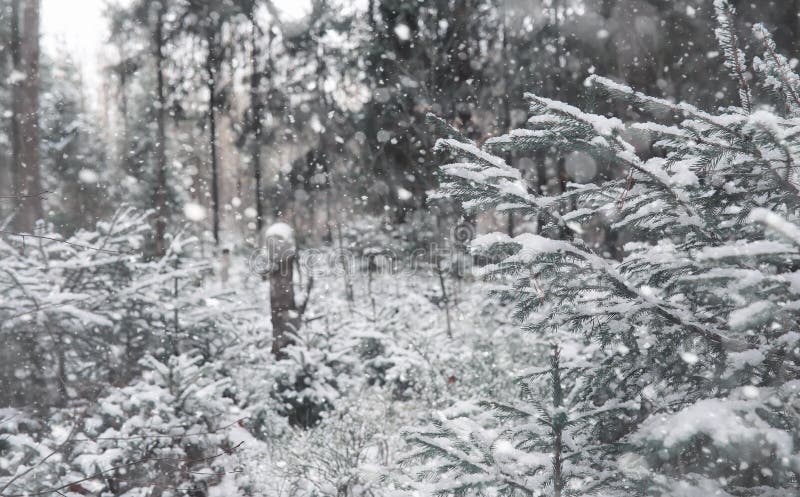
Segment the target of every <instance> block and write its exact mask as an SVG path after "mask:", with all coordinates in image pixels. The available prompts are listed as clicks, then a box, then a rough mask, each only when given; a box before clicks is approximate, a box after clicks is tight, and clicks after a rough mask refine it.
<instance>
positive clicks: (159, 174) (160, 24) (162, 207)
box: [153, 5, 167, 256]
mask: <svg viewBox="0 0 800 497" xmlns="http://www.w3.org/2000/svg"><path fill="white" fill-rule="evenodd" d="M163 30H164V7H163V5H162V6H160V7H159V9H158V14H157V16H156V25H155V29H154V31H153V49H154V52H155V53H154V55H155V60H156V98H157V100H158V103H157V107H158V108H157V109H156V125H157V127H158V131H157V133H158V134H157V136H156V144H155V151H156V190H155V195H154V198H153V203H154V205H155V209H156V234H155V243H154V245H155V246H154V251H155V254H156V255H157V256H161V255H164V253H165V252H166V246H165V243H164V236H165V234H166V230H167V155H166V140H167V136H166V129H165V126H166V123H165V119H166V114H165V113H166V106H167V101H166V96H165V95H164V33H163Z"/></svg>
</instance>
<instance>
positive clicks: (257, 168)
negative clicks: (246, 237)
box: [250, 3, 264, 233]
mask: <svg viewBox="0 0 800 497" xmlns="http://www.w3.org/2000/svg"><path fill="white" fill-rule="evenodd" d="M255 9H256V4H255V3H253V11H252V12H251V13H250V23H251V24H252V29H251V31H250V70H251V71H252V72H251V73H250V112H251V116H250V119H252V127H253V129H252V131H253V136H252V137H251V139H252V140H253V143H252V145H251V146H252V151H251V155H250V162H252V164H253V179H254V180H255V201H256V233H261V230H262V229H263V228H264V199H263V191H262V188H263V187H262V178H261V131H262V127H261V114H262V112H263V109H264V105H263V103H262V102H261V97H260V95H259V89H260V88H259V87H260V86H261V71H260V70H259V68H258V56H259V52H258V24H257V23H256V12H255Z"/></svg>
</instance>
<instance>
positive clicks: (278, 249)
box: [265, 224, 300, 359]
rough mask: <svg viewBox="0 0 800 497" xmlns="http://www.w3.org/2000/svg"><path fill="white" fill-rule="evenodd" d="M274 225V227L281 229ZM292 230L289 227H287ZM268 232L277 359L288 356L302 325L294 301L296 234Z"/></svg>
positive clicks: (272, 316) (271, 306) (273, 334)
mask: <svg viewBox="0 0 800 497" xmlns="http://www.w3.org/2000/svg"><path fill="white" fill-rule="evenodd" d="M279 225H280V224H278V225H274V227H278V226H279ZM284 227H285V228H286V230H287V231H288V230H290V228H289V227H288V226H284ZM272 230H273V228H272V227H271V228H269V229H268V230H267V233H266V240H265V242H266V250H267V255H268V258H269V264H270V271H269V289H270V294H269V302H270V310H271V318H272V354H273V355H274V356H275V358H277V359H281V358H283V357H284V354H283V349H284V348H286V347H287V346H288V345H291V344H292V343H294V340H293V339H292V337H291V336H290V334H291V333H294V332H296V331H297V329H298V327H299V325H300V318H299V313H298V312H297V304H296V303H295V299H294V258H295V250H296V246H295V241H294V235H293V234H292V235H291V236H286V234H285V233H282V232H281V231H280V230H279V231H276V232H273V233H271V231H272Z"/></svg>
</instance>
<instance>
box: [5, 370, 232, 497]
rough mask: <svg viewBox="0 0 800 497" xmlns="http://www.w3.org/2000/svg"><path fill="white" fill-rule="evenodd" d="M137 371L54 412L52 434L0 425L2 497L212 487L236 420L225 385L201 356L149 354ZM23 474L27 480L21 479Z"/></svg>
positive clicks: (228, 449) (184, 492)
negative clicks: (119, 384) (92, 397)
mask: <svg viewBox="0 0 800 497" xmlns="http://www.w3.org/2000/svg"><path fill="white" fill-rule="evenodd" d="M141 362H142V366H143V368H144V371H143V373H142V376H141V378H139V379H137V380H135V381H133V382H132V383H131V384H130V385H128V386H125V387H123V388H119V389H112V390H111V391H110V392H109V393H108V394H107V395H104V396H102V397H100V398H99V399H97V401H96V402H94V403H90V404H87V405H85V406H76V407H74V408H72V409H69V410H59V411H56V412H55V413H54V415H53V416H52V417H50V418H49V419H47V426H48V427H49V429H50V433H46V432H43V431H42V430H41V429H40V428H37V427H22V426H20V423H19V422H17V421H14V419H9V420H8V421H6V422H5V423H3V425H2V426H0V433H4V434H6V437H5V438H6V443H5V444H4V445H5V446H4V447H0V460H2V461H3V467H2V469H0V472H6V471H7V470H8V469H12V470H14V471H15V473H13V472H12V474H14V475H15V476H16V479H15V480H12V479H10V478H9V479H5V478H4V479H2V480H0V482H3V485H4V486H7V487H8V488H6V489H4V495H6V494H9V495H12V494H18V493H23V492H44V493H50V492H53V493H55V492H56V491H62V492H64V491H68V492H74V493H79V494H85V493H89V492H91V493H96V494H97V495H143V494H146V493H147V492H149V491H152V490H154V489H157V490H158V491H159V492H170V493H176V494H177V495H188V494H190V493H192V492H197V491H198V490H200V491H203V492H204V491H205V489H207V488H208V487H209V486H213V485H216V484H217V483H218V482H219V481H220V478H221V477H222V476H223V475H224V474H225V472H226V469H225V466H224V464H223V463H224V462H225V461H226V459H225V458H226V457H228V454H229V453H230V452H232V451H233V450H234V449H235V447H234V444H233V443H232V442H231V441H230V440H229V438H228V434H229V430H230V429H231V427H232V426H233V425H235V424H236V423H237V422H239V421H241V419H242V418H241V416H242V415H241V412H239V411H238V409H236V407H235V406H234V405H233V402H232V400H231V397H233V395H234V392H233V391H232V390H231V388H232V385H231V383H230V381H229V380H228V379H226V378H225V377H224V376H222V375H221V374H220V371H219V369H220V368H219V365H218V364H213V363H203V359H202V357H201V356H200V355H199V354H181V355H177V356H171V357H169V358H168V359H166V360H165V361H164V362H162V361H159V360H157V359H155V358H154V357H152V356H149V355H148V356H145V357H144V358H143V359H142V361H141ZM20 414H21V415H22V413H20ZM34 438H36V439H37V440H36V442H37V443H32V440H33V439H34ZM48 454H49V456H48ZM20 458H25V461H23V460H19V459H20ZM26 466H27V467H28V468H30V469H32V470H33V471H31V472H30V473H26V472H25V470H24V468H26ZM0 474H2V473H0ZM3 476H10V475H8V474H7V475H3Z"/></svg>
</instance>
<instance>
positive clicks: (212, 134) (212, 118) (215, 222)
mask: <svg viewBox="0 0 800 497" xmlns="http://www.w3.org/2000/svg"><path fill="white" fill-rule="evenodd" d="M207 42H208V55H207V57H206V73H207V76H208V131H209V141H210V145H211V215H212V228H211V229H212V233H214V245H215V246H219V163H218V161H217V117H216V106H217V80H216V78H217V70H216V65H217V51H216V40H215V35H214V34H213V33H209V35H208V37H207Z"/></svg>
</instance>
